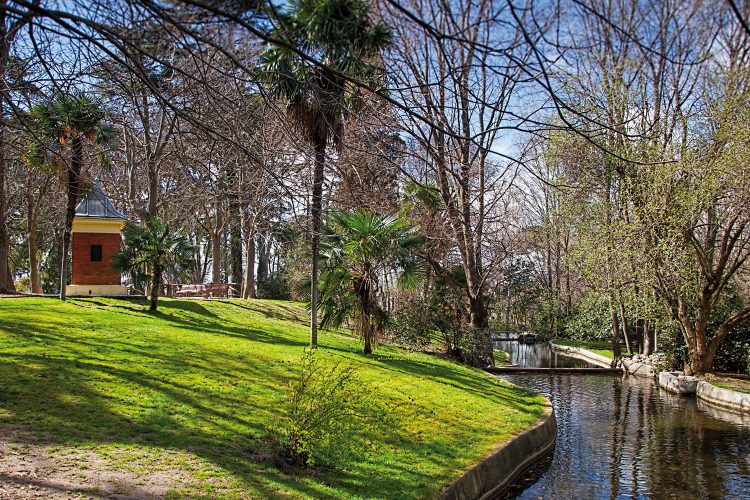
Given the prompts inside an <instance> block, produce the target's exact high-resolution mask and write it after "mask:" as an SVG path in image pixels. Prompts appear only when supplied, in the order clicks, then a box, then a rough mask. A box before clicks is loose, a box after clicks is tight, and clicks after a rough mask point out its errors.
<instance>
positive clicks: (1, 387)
mask: <svg viewBox="0 0 750 500" xmlns="http://www.w3.org/2000/svg"><path fill="white" fill-rule="evenodd" d="M174 302H182V301H168V302H165V304H167V303H174ZM91 303H92V302H89V301H85V304H84V305H83V306H82V307H89V306H88V305H87V304H91ZM93 303H94V304H96V302H93ZM230 303H231V302H230ZM197 305H198V306H199V307H198V308H194V307H195V306H192V305H189V306H188V307H182V308H173V309H172V310H167V311H165V312H164V313H148V312H146V311H143V310H139V309H140V306H141V304H134V306H138V307H130V306H129V305H120V306H118V305H117V304H115V306H116V307H113V305H112V303H109V304H107V303H103V304H101V305H97V306H96V307H101V309H106V310H108V311H110V312H116V313H117V314H118V315H119V314H124V315H137V316H139V317H144V316H149V315H156V317H158V318H160V319H163V320H167V321H169V322H171V323H173V324H174V325H175V327H176V328H177V329H178V330H180V329H181V330H184V331H185V332H186V335H187V334H189V333H188V332H193V331H194V332H196V333H201V334H206V333H211V334H215V335H223V336H227V337H236V338H238V339H245V340H251V341H253V342H264V343H269V344H277V345H279V348H280V349H281V348H286V349H288V350H289V352H297V349H296V348H298V347H303V346H306V342H303V341H300V340H297V338H299V337H300V336H299V335H297V338H295V336H293V335H290V334H287V335H283V334H281V333H278V334H277V333H273V332H271V331H268V330H257V329H251V328H241V327H236V326H229V325H227V324H226V323H224V322H222V321H220V318H218V316H216V315H215V314H214V313H212V312H211V311H208V312H209V313H211V314H201V309H205V306H203V305H202V304H197ZM174 310H180V311H183V312H184V311H189V314H184V315H183V314H181V315H180V316H179V317H175V316H174V315H173V314H171V312H172V311H174ZM112 318H114V319H112ZM112 318H109V319H108V320H112V321H114V322H115V323H116V322H117V317H116V316H113V317H112ZM4 319H5V318H4ZM68 319H69V318H66V317H64V316H63V317H60V318H59V319H58V318H55V319H54V320H52V321H50V320H47V319H46V318H45V319H43V320H42V319H40V320H39V321H33V320H32V321H29V318H28V317H27V318H26V321H25V322H24V320H23V315H18V316H16V317H13V318H10V320H9V321H10V323H8V322H5V321H4V322H3V324H2V329H3V330H4V331H6V332H13V333H12V336H13V338H15V339H18V345H17V346H16V347H13V348H12V349H7V350H3V349H0V380H3V381H7V382H4V383H3V384H0V408H2V409H3V410H4V411H5V413H6V415H3V414H2V413H0V425H2V422H3V421H5V422H7V423H9V424H11V425H15V424H18V425H20V426H23V428H24V429H27V430H28V431H29V433H28V434H27V436H28V439H31V438H32V436H34V435H42V436H45V439H46V440H47V441H48V442H49V443H50V444H61V445H66V446H74V447H75V446H84V447H85V446H94V447H108V446H112V447H115V448H116V447H118V446H126V447H129V446H146V447H156V448H161V449H165V450H175V451H184V452H189V453H193V454H195V455H196V456H198V457H200V458H202V459H205V460H206V461H208V462H210V463H211V464H214V465H216V466H218V467H220V468H221V469H223V470H226V471H227V472H228V473H229V474H230V476H231V478H232V479H233V480H237V481H239V482H240V483H241V484H242V485H243V487H244V488H246V489H247V492H249V494H251V495H254V496H261V497H277V496H281V494H280V493H279V492H280V491H284V490H287V491H289V492H293V494H297V495H304V496H310V497H324V496H331V494H332V493H331V490H330V489H329V488H328V487H327V486H326V484H328V485H330V486H332V487H337V486H343V487H346V488H348V489H349V491H352V492H361V494H362V496H367V494H372V493H373V492H376V493H377V494H378V495H382V496H385V497H396V496H399V495H400V494H402V493H403V491H405V490H404V488H407V489H408V490H409V491H414V489H410V488H417V489H418V488H421V485H422V484H423V483H424V482H425V480H426V479H425V475H424V474H422V473H420V472H419V471H418V470H414V469H410V468H409V467H406V466H404V465H403V461H402V460H401V461H400V460H389V461H386V463H385V465H384V464H383V463H380V465H379V467H380V469H379V473H378V474H373V473H372V471H371V469H367V468H366V467H364V466H359V465H358V464H355V466H354V467H351V468H349V469H347V471H346V472H341V471H339V472H329V471H321V472H317V473H316V475H315V476H314V477H313V476H305V475H302V476H299V475H297V476H294V475H289V474H287V473H285V472H284V471H280V470H278V469H277V468H275V467H273V465H272V464H270V463H269V462H268V461H267V460H266V459H264V458H263V457H264V456H265V455H267V451H264V450H265V449H266V444H265V441H264V437H265V432H266V429H267V427H268V425H269V424H272V423H273V422H275V421H276V420H277V416H278V411H279V407H278V406H276V405H277V404H278V402H280V401H281V398H282V397H283V394H284V391H283V387H285V386H286V385H287V383H288V382H289V380H290V378H291V377H292V376H294V375H295V374H296V371H295V369H294V366H293V365H290V364H289V363H283V362H279V359H280V358H278V359H271V360H266V361H263V360H261V359H258V360H255V359H253V358H252V355H251V354H248V353H251V351H252V346H251V344H248V346H249V350H248V352H247V353H244V354H243V355H242V356H240V355H238V353H235V352H234V351H232V350H231V349H230V350H225V351H222V352H219V351H216V350H206V351H205V352H200V351H199V350H198V348H199V347H200V345H201V344H200V343H197V344H196V343H194V342H191V343H190V346H188V347H186V348H185V349H187V350H183V348H182V347H180V348H179V349H178V348H176V347H174V346H170V345H168V343H169V342H170V341H169V340H167V341H166V342H165V345H158V344H155V342H156V341H158V340H157V339H158V334H159V332H156V333H154V332H149V334H150V337H149V338H148V339H146V340H145V341H144V342H139V336H138V330H135V331H133V332H132V333H129V334H128V337H127V338H118V337H117V336H116V335H117V333H118V332H117V331H115V332H106V333H105V334H101V333H97V334H96V335H81V334H80V331H79V330H78V329H77V328H76V326H75V325H72V326H71V325H69V324H67V323H66V320H68ZM70 319H71V320H74V321H78V320H79V319H78V318H70ZM81 323H82V325H83V324H90V323H91V321H90V319H87V318H86V317H81ZM143 323H144V324H145V326H144V324H141V325H139V326H138V328H148V327H149V323H148V322H143ZM94 326H96V325H94ZM124 326H125V327H127V320H126V321H125V322H124ZM65 327H67V329H65ZM98 328H107V327H98ZM87 333H90V332H87ZM170 335H172V334H170ZM170 338H173V336H172V337H170ZM149 343H150V344H149ZM331 344H332V345H331V346H330V347H329V348H330V349H331V350H335V351H340V352H341V353H342V355H345V357H346V358H347V359H348V360H349V361H352V360H353V361H362V362H365V363H368V364H371V365H374V366H376V367H377V368H378V369H380V370H384V372H386V373H387V372H390V373H394V374H405V375H409V376H415V377H423V378H432V379H435V380H438V381H439V382H441V383H445V384H448V385H450V386H452V387H455V388H457V389H461V390H470V391H472V392H475V393H481V394H482V395H483V396H486V397H487V398H490V399H493V400H495V401H499V402H502V403H504V404H508V405H511V406H513V407H514V408H515V407H519V408H521V407H523V399H524V397H525V394H523V393H519V392H517V391H516V392H513V391H512V390H509V389H507V387H504V386H500V388H499V389H492V388H491V387H490V386H489V385H488V384H481V383H480V381H479V380H477V378H473V377H472V376H471V374H470V373H466V372H465V369H457V370H451V369H450V367H445V366H436V365H433V364H432V363H429V362H427V361H425V362H421V361H418V360H413V359H410V358H409V357H408V356H404V357H399V356H398V353H394V352H392V351H390V350H387V351H386V352H387V354H382V355H380V354H376V355H375V356H373V357H365V356H362V355H358V354H356V351H357V350H358V349H357V348H356V347H355V346H354V345H353V344H352V345H351V348H350V349H347V348H346V346H347V345H348V344H346V343H345V342H344V340H343V339H341V338H338V337H337V339H336V340H335V341H334V340H331ZM149 345H155V347H154V348H151V349H149V348H148V346H149ZM239 345H240V344H238V346H239ZM290 347H291V348H292V349H290ZM299 355H300V356H301V355H302V350H301V349H299ZM256 361H257V362H256ZM457 368H458V367H457ZM479 376H481V374H477V377H479ZM488 387H490V388H489V389H488ZM529 395H530V396H531V393H529ZM444 421H447V422H448V424H449V425H451V426H453V427H454V428H455V431H454V432H452V433H451V434H455V436H451V439H450V440H448V439H446V440H443V441H434V442H433V437H431V436H429V432H428V436H427V437H426V438H422V437H414V438H413V439H409V438H408V437H407V438H404V437H403V436H401V435H397V433H398V429H394V431H393V432H394V435H393V436H384V437H383V440H384V441H385V442H391V443H393V445H394V446H398V447H399V453H406V454H408V455H409V456H414V457H415V460H417V459H419V460H424V461H427V462H429V463H432V464H433V465H434V466H435V467H434V469H440V468H442V470H450V469H449V468H446V467H445V466H444V465H445V463H446V461H450V460H455V458H454V457H453V455H452V453H453V452H452V450H446V449H444V448H445V447H451V446H455V445H456V443H457V442H460V440H457V439H456V436H459V435H460V434H461V433H462V429H471V430H472V431H473V432H477V430H478V429H479V427H478V424H476V425H475V423H473V422H467V421H465V419H464V420H461V419H459V418H455V419H452V418H451V419H448V418H444ZM363 431H365V432H366V429H365V430H363ZM21 436H23V435H21ZM21 439H23V437H21ZM459 448H460V447H459ZM424 454H428V455H429V459H425V458H424V456H423V455H424ZM368 471H370V472H368ZM381 472H382V473H381ZM394 478H398V479H397V480H394ZM437 479H439V480H442V479H441V478H437ZM430 480H431V478H427V480H426V481H427V483H426V484H429V482H430ZM432 486H434V485H432Z"/></svg>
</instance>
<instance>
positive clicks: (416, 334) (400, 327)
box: [386, 292, 435, 349]
mask: <svg viewBox="0 0 750 500" xmlns="http://www.w3.org/2000/svg"><path fill="white" fill-rule="evenodd" d="M396 307H397V309H396V312H395V314H394V317H393V319H392V321H391V322H390V323H389V324H388V328H387V330H386V334H387V336H388V340H389V341H390V342H392V343H395V344H399V345H403V346H407V347H411V348H416V349H421V348H423V347H425V346H427V345H428V344H430V342H431V341H432V339H433V338H434V336H435V322H434V318H433V317H432V316H433V311H432V310H431V309H430V304H429V302H428V301H427V300H425V299H423V298H422V297H421V295H419V294H415V293H408V292H406V293H400V294H398V296H397V300H396Z"/></svg>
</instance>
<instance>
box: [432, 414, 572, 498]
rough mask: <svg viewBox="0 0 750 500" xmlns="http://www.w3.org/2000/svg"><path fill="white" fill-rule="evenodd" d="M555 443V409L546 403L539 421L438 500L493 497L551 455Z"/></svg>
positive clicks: (496, 451) (475, 467) (466, 474)
mask: <svg viewBox="0 0 750 500" xmlns="http://www.w3.org/2000/svg"><path fill="white" fill-rule="evenodd" d="M556 440H557V419H556V418H555V410H554V409H553V408H552V405H551V403H550V402H549V400H547V404H546V408H545V411H544V414H543V415H542V419H541V420H540V421H539V422H537V423H536V424H535V425H534V426H533V427H531V428H530V429H527V430H525V431H523V432H522V433H521V434H519V435H518V436H516V437H513V438H511V439H510V440H508V441H505V442H504V443H503V444H501V445H500V446H499V447H498V448H496V449H495V450H493V451H492V453H491V454H490V455H489V456H488V457H487V458H485V459H484V460H482V461H481V462H479V463H478V464H476V465H475V466H474V467H472V468H471V469H469V470H468V471H466V472H464V473H463V475H462V476H461V477H460V478H458V479H457V480H456V481H455V482H453V483H452V484H450V485H449V486H447V487H446V488H445V489H444V490H443V492H442V493H441V494H440V496H439V497H438V498H440V499H441V500H468V499H483V500H484V499H489V498H495V497H497V496H498V495H500V494H501V493H502V492H503V491H504V490H506V489H507V488H508V487H509V486H510V485H511V484H512V483H513V481H515V480H516V479H517V478H518V476H519V475H521V474H522V473H523V472H524V471H526V470H527V469H528V468H529V467H530V466H531V465H533V464H534V463H536V462H538V461H539V460H541V459H542V458H544V457H545V456H547V455H548V454H549V453H551V452H552V450H553V449H554V447H555V441H556Z"/></svg>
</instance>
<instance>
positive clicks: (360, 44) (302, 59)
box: [259, 0, 390, 146]
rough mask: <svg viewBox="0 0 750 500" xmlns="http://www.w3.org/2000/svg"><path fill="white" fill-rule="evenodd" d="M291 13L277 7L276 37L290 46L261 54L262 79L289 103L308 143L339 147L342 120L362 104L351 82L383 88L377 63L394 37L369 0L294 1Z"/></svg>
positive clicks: (274, 31) (267, 86)
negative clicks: (319, 64) (328, 144)
mask: <svg viewBox="0 0 750 500" xmlns="http://www.w3.org/2000/svg"><path fill="white" fill-rule="evenodd" d="M288 7H289V8H288V9H287V10H285V11H279V9H278V6H274V11H273V13H272V16H273V17H274V18H275V19H276V20H277V24H276V26H275V28H274V30H273V32H272V36H273V37H275V38H279V39H281V40H284V41H285V42H287V44H288V46H287V45H284V44H275V45H273V46H272V47H270V48H268V49H266V50H265V52H263V53H262V54H261V61H260V65H259V73H260V77H261V79H262V80H263V81H264V83H265V88H266V90H267V92H268V94H269V95H270V96H272V97H275V98H281V99H284V100H286V101H288V102H289V108H288V111H289V114H290V116H291V117H292V118H293V121H294V123H295V124H296V125H297V126H298V128H299V130H300V132H302V134H303V136H304V137H305V139H307V140H308V142H310V143H311V144H312V145H314V146H315V145H319V144H320V143H321V142H322V143H324V144H325V143H326V142H328V141H333V142H338V141H339V140H340V138H341V134H342V117H343V116H344V115H345V114H346V113H348V112H349V111H350V110H352V109H354V108H355V107H357V106H358V103H359V101H360V91H359V88H358V87H356V86H354V85H352V84H350V83H349V82H348V81H347V79H346V78H347V77H349V78H356V79H358V80H359V81H363V82H366V83H369V84H370V85H374V86H376V87H380V86H381V85H382V81H383V73H384V71H383V68H382V67H381V66H379V65H378V64H377V63H376V61H379V60H380V59H379V58H378V57H377V56H378V55H379V53H380V51H381V50H382V49H383V48H385V47H386V46H387V45H388V44H389V43H390V31H389V30H388V28H387V27H386V26H385V25H384V24H383V23H381V22H375V21H373V19H374V16H372V13H371V4H370V2H369V1H367V0H322V1H321V0H294V1H292V2H290V3H289V4H288ZM303 54H304V55H303ZM309 59H312V60H318V61H320V62H322V63H323V64H325V67H321V66H318V65H316V64H314V63H313V62H311V61H310V60H309Z"/></svg>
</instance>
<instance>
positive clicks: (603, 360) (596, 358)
mask: <svg viewBox="0 0 750 500" xmlns="http://www.w3.org/2000/svg"><path fill="white" fill-rule="evenodd" d="M549 346H550V347H551V348H552V350H553V351H556V352H559V353H561V354H565V355H566V356H570V357H572V358H578V359H582V360H584V361H588V362H589V363H591V364H594V365H596V366H600V367H602V368H610V367H611V366H612V360H611V359H609V358H607V357H605V356H602V355H601V354H597V353H595V352H591V351H589V350H587V349H582V348H580V347H572V346H567V345H559V344H555V343H554V342H553V341H552V340H550V342H549Z"/></svg>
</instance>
